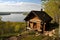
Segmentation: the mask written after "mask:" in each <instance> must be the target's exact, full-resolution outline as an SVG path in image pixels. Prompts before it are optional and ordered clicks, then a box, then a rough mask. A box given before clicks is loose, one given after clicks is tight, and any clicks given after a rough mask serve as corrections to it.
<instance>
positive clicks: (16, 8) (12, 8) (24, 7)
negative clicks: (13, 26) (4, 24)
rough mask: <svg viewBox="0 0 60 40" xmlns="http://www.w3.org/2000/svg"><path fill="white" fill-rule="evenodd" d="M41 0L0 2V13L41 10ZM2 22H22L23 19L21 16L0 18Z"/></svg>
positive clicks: (4, 0)
mask: <svg viewBox="0 0 60 40" xmlns="http://www.w3.org/2000/svg"><path fill="white" fill-rule="evenodd" d="M41 8H42V7H41V0H0V12H21V11H22V12H28V11H31V10H41ZM1 17H2V20H3V21H14V22H22V21H23V19H24V18H25V16H24V15H22V14H11V15H5V16H1Z"/></svg>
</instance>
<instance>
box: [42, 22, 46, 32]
mask: <svg viewBox="0 0 60 40" xmlns="http://www.w3.org/2000/svg"><path fill="white" fill-rule="evenodd" d="M45 25H46V23H43V28H42V33H44V31H45Z"/></svg>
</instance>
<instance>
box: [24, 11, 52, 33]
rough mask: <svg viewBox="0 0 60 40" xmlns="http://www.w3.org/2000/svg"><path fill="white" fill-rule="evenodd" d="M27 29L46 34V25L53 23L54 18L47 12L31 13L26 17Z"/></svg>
mask: <svg viewBox="0 0 60 40" xmlns="http://www.w3.org/2000/svg"><path fill="white" fill-rule="evenodd" d="M24 20H25V22H26V28H27V29H29V30H36V31H38V32H42V33H43V32H44V31H45V29H46V25H47V24H48V23H49V22H51V20H52V18H51V17H50V16H49V15H48V14H47V13H46V12H45V11H42V10H41V11H31V12H30V13H29V14H28V15H27V16H26V17H25V19H24Z"/></svg>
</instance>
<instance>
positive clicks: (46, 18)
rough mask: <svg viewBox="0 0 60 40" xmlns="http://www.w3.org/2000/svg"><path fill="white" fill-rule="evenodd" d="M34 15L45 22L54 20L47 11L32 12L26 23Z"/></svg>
mask: <svg viewBox="0 0 60 40" xmlns="http://www.w3.org/2000/svg"><path fill="white" fill-rule="evenodd" d="M34 15H36V16H38V18H39V19H41V20H42V21H43V22H50V21H51V20H52V18H51V17H50V16H49V15H48V14H47V13H46V12H45V11H31V12H30V13H29V14H28V15H27V16H26V18H25V19H24V20H25V21H28V20H30V19H31V18H32V17H33V16H34Z"/></svg>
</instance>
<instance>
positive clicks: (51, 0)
mask: <svg viewBox="0 0 60 40" xmlns="http://www.w3.org/2000/svg"><path fill="white" fill-rule="evenodd" d="M46 1H47V0H46ZM46 1H44V2H45V3H43V5H44V9H45V11H46V12H47V13H48V14H49V15H50V16H51V17H52V18H53V21H56V22H59V16H60V3H59V2H60V0H48V1H47V2H46Z"/></svg>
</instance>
